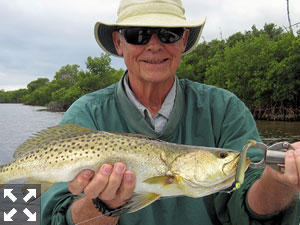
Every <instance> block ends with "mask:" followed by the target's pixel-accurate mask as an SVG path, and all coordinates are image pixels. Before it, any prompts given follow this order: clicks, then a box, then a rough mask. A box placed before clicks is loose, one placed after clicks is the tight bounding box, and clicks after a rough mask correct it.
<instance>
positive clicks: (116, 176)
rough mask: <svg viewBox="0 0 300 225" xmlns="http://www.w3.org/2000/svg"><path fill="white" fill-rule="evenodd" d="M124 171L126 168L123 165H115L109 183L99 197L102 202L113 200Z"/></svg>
mask: <svg viewBox="0 0 300 225" xmlns="http://www.w3.org/2000/svg"><path fill="white" fill-rule="evenodd" d="M125 170H126V166H125V165H124V164H123V163H121V162H117V163H115V165H114V169H113V172H112V174H111V175H110V177H109V182H108V184H107V186H106V188H105V189H104V190H103V192H102V193H101V194H100V196H99V197H100V198H101V199H102V200H112V199H114V198H115V196H116V193H117V191H118V189H119V188H120V186H121V183H122V180H123V174H124V172H125Z"/></svg>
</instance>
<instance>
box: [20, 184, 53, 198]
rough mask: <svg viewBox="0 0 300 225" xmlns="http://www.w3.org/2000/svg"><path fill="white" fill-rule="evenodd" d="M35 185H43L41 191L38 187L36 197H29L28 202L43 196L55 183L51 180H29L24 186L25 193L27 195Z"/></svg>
mask: <svg viewBox="0 0 300 225" xmlns="http://www.w3.org/2000/svg"><path fill="white" fill-rule="evenodd" d="M34 185H41V191H39V188H37V189H36V197H35V198H31V199H29V201H28V202H32V201H34V200H35V199H37V198H39V197H41V195H42V194H43V193H44V192H45V191H47V190H48V189H49V188H51V187H52V186H53V185H54V183H49V182H41V181H35V180H27V181H26V182H25V183H24V184H23V187H22V192H23V195H24V196H26V195H27V194H28V190H29V189H32V188H33V187H34Z"/></svg>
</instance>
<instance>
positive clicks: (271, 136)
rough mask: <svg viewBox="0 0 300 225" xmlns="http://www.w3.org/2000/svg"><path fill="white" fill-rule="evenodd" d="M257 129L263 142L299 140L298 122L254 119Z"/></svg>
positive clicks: (299, 124) (299, 123) (291, 141)
mask: <svg viewBox="0 0 300 225" xmlns="http://www.w3.org/2000/svg"><path fill="white" fill-rule="evenodd" d="M256 124H257V128H258V131H259V133H260V136H261V138H262V140H263V142H264V143H266V144H273V143H276V142H279V141H288V142H290V143H293V142H296V141H300V131H299V128H300V122H283V121H265V120H259V121H256Z"/></svg>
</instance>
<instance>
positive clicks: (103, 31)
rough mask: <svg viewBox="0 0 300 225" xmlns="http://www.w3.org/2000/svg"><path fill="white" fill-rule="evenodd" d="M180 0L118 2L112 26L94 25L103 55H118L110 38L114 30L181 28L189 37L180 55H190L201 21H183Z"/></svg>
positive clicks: (99, 23) (196, 40) (197, 39)
mask: <svg viewBox="0 0 300 225" xmlns="http://www.w3.org/2000/svg"><path fill="white" fill-rule="evenodd" d="M184 13H185V9H184V8H183V6H182V3H181V0H121V2H120V5H119V9H118V19H117V22H116V23H114V24H109V23H103V22H97V23H96V25H95V30H94V32H95V38H96V41H97V43H98V44H99V45H100V47H101V48H102V49H103V50H104V51H105V52H107V53H109V54H111V55H114V56H119V55H118V53H117V51H116V49H115V46H114V43H113V38H112V32H114V31H116V30H117V29H118V27H185V28H189V30H190V34H189V38H188V42H187V46H186V49H185V51H184V53H183V54H187V53H189V52H191V51H192V50H193V49H194V48H195V47H196V45H197V43H198V41H199V39H200V36H201V33H202V30H203V27H204V24H205V18H202V19H193V20H187V19H186V18H185V16H184Z"/></svg>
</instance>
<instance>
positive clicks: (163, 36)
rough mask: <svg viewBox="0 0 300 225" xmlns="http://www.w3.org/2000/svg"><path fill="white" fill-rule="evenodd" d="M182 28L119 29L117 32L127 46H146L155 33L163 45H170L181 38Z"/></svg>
mask: <svg viewBox="0 0 300 225" xmlns="http://www.w3.org/2000/svg"><path fill="white" fill-rule="evenodd" d="M184 31H185V29H184V28H181V27H179V28H162V27H161V28H152V27H129V28H120V29H119V32H120V33H121V34H122V35H123V36H124V38H125V40H126V41H127V43H129V44H133V45H146V44H147V43H148V42H149V41H150V39H151V37H152V35H153V34H154V33H155V34H156V35H157V37H158V39H159V40H160V41H161V42H162V43H165V44H172V43H175V42H176V41H178V40H180V39H181V38H182V36H183V33H184Z"/></svg>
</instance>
